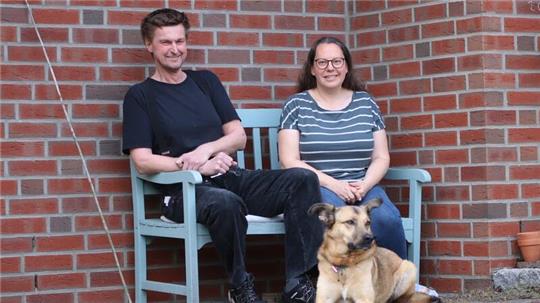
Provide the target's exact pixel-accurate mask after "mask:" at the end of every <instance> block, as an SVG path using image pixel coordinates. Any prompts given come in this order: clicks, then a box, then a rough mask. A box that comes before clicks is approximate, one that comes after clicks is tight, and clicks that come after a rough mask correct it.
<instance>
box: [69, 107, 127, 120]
mask: <svg viewBox="0 0 540 303" xmlns="http://www.w3.org/2000/svg"><path fill="white" fill-rule="evenodd" d="M119 112H120V109H119V107H118V105H116V104H74V105H73V107H72V113H73V114H72V115H73V117H74V118H82V119H89V118H90V119H91V118H95V119H99V118H102V119H105V118H119V116H120V113H119Z"/></svg>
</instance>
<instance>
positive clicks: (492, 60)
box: [457, 54, 503, 71]
mask: <svg viewBox="0 0 540 303" xmlns="http://www.w3.org/2000/svg"><path fill="white" fill-rule="evenodd" d="M502 62H503V58H502V56H501V55H500V54H475V55H467V56H462V57H459V58H458V62H457V66H458V71H466V70H470V71H475V70H480V69H502V65H503V64H502Z"/></svg>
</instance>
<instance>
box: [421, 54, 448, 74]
mask: <svg viewBox="0 0 540 303" xmlns="http://www.w3.org/2000/svg"><path fill="white" fill-rule="evenodd" d="M453 71H455V61H454V59H453V58H442V59H433V60H426V61H422V73H423V74H424V75H430V74H438V73H449V72H453Z"/></svg>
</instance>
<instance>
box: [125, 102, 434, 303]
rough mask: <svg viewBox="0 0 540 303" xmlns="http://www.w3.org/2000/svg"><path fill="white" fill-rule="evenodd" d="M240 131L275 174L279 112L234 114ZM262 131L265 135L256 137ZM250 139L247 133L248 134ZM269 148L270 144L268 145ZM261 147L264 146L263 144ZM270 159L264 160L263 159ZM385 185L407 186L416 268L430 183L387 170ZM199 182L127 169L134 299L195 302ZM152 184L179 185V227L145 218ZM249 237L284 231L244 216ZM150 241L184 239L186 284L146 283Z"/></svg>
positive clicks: (417, 174)
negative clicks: (150, 294)
mask: <svg viewBox="0 0 540 303" xmlns="http://www.w3.org/2000/svg"><path fill="white" fill-rule="evenodd" d="M237 111H238V114H239V115H240V118H241V119H242V125H243V126H244V128H246V129H251V136H250V140H251V143H252V146H253V151H252V154H253V167H255V168H263V160H264V159H265V157H267V158H266V159H267V160H268V159H269V163H270V168H275V169H277V168H279V162H278V150H277V127H278V125H279V117H280V113H281V110H279V109H239V110H237ZM263 129H266V130H267V132H266V133H264V132H261V130H263ZM248 134H249V132H248ZM268 142H269V143H270V144H268ZM264 143H266V144H264ZM268 157H269V158H268ZM245 159H246V157H245V155H244V152H243V151H240V152H238V153H237V161H238V164H239V166H241V167H245V166H246V161H245ZM385 179H389V180H406V181H408V183H409V188H410V189H409V217H405V218H403V227H404V228H405V237H406V238H407V242H408V243H409V245H408V255H409V259H410V260H411V261H412V262H414V264H415V265H416V266H417V268H419V265H420V264H419V263H420V206H421V205H420V204H421V196H422V187H421V183H425V182H429V181H431V176H430V175H429V173H428V172H427V171H425V170H422V169H409V168H399V169H395V168H394V169H390V170H389V171H388V173H387V174H386V176H385ZM201 182H202V177H201V175H200V174H199V173H198V172H196V171H178V172H170V173H159V174H155V175H141V174H139V173H138V172H137V170H136V169H135V166H134V165H133V163H131V186H132V189H133V217H134V233H135V299H136V302H137V303H146V302H147V300H146V292H147V291H157V292H164V293H170V294H177V295H183V296H186V301H187V302H199V272H198V256H197V252H198V250H199V249H200V248H201V247H202V246H203V245H205V244H206V243H209V242H211V239H210V236H209V234H208V231H207V229H206V228H205V227H204V226H203V225H200V224H198V223H197V222H196V219H195V190H194V189H195V184H197V183H201ZM155 183H160V184H174V183H182V186H183V189H184V190H183V195H184V210H185V212H184V223H183V224H175V223H167V222H164V221H162V220H160V219H159V218H146V214H145V196H146V195H150V194H156V193H158V192H157V190H156V188H155ZM248 221H249V227H248V231H247V233H248V234H249V235H276V234H283V233H284V231H285V229H284V225H283V223H282V221H281V218H280V217H276V218H261V217H256V216H248ZM152 237H166V238H177V239H184V244H185V245H184V246H185V261H186V282H185V284H176V283H164V282H158V281H151V280H149V279H148V277H147V262H146V261H147V260H146V248H147V243H148V242H149V240H150V239H151V238H152Z"/></svg>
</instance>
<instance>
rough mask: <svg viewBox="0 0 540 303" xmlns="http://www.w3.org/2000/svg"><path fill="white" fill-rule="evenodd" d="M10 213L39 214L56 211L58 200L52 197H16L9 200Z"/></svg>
mask: <svg viewBox="0 0 540 303" xmlns="http://www.w3.org/2000/svg"><path fill="white" fill-rule="evenodd" d="M9 212H10V214H11V215H39V214H54V213H58V201H57V200H56V199H54V198H43V199H17V200H10V201H9Z"/></svg>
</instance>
